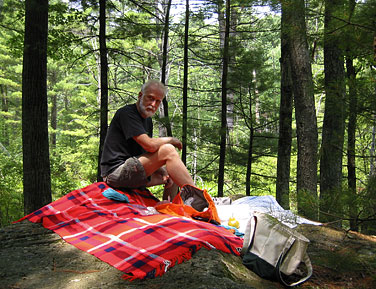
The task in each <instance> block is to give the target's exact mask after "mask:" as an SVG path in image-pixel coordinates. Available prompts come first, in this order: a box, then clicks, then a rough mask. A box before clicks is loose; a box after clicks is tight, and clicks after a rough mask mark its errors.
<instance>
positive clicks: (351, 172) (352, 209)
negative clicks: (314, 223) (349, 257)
mask: <svg viewBox="0 0 376 289" xmlns="http://www.w3.org/2000/svg"><path fill="white" fill-rule="evenodd" d="M349 3H350V8H349V15H350V16H349V20H350V21H351V17H352V15H353V13H354V9H355V0H350V1H349ZM351 33H352V31H350V33H349V35H351ZM347 51H348V52H349V53H348V54H350V53H351V52H350V48H348V49H347ZM346 72H347V81H348V88H349V97H348V99H349V104H348V113H349V120H348V125H347V184H348V187H349V198H348V200H349V202H348V208H349V217H350V229H351V230H353V231H358V230H359V228H358V224H357V223H358V222H357V218H358V204H357V195H356V163H355V159H356V158H355V143H356V134H355V132H356V126H357V114H358V95H357V89H356V72H355V67H354V60H353V58H352V56H350V55H347V57H346Z"/></svg>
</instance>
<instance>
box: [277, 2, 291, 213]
mask: <svg viewBox="0 0 376 289" xmlns="http://www.w3.org/2000/svg"><path fill="white" fill-rule="evenodd" d="M290 14H291V12H290V10H289V9H288V7H286V2H285V1H283V2H282V20H281V60H280V62H281V100H280V106H279V138H278V159H277V182H276V199H277V202H278V203H279V204H280V205H281V206H282V207H283V208H284V209H289V208H290V197H289V193H290V160H291V139H292V128H291V123H292V107H293V93H292V79H291V69H290V52H289V47H288V44H289V29H290V23H289V21H291V16H290Z"/></svg>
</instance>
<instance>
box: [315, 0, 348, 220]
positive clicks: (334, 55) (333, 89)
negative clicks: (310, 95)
mask: <svg viewBox="0 0 376 289" xmlns="http://www.w3.org/2000/svg"><path fill="white" fill-rule="evenodd" d="M343 6H344V5H343V0H326V1H325V21H324V71H325V97H326V98H325V112H324V123H323V128H322V144H321V154H320V156H321V157H320V212H321V213H320V219H321V220H322V221H333V220H334V219H335V217H333V216H332V215H333V214H335V212H336V210H337V202H338V199H337V197H338V196H339V194H340V192H341V189H342V188H341V187H342V156H343V152H342V151H343V142H344V130H345V122H344V104H345V92H346V89H345V70H344V53H343V49H342V47H341V45H339V43H340V40H341V33H342V30H341V26H342V25H343V22H342V21H341V19H342V18H343Z"/></svg>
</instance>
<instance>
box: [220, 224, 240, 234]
mask: <svg viewBox="0 0 376 289" xmlns="http://www.w3.org/2000/svg"><path fill="white" fill-rule="evenodd" d="M221 227H223V228H225V229H227V230H230V229H231V230H235V233H234V234H235V236H238V237H244V233H242V232H239V230H238V229H237V228H235V227H232V226H226V225H221Z"/></svg>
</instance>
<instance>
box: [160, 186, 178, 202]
mask: <svg viewBox="0 0 376 289" xmlns="http://www.w3.org/2000/svg"><path fill="white" fill-rule="evenodd" d="M178 190H179V186H178V185H177V184H175V183H173V184H172V186H171V187H169V188H164V190H163V200H168V197H170V201H172V200H173V199H174V198H175V197H176V195H177V194H178Z"/></svg>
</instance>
